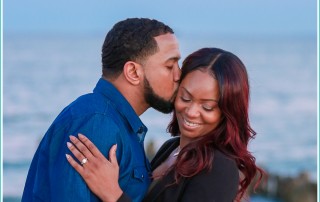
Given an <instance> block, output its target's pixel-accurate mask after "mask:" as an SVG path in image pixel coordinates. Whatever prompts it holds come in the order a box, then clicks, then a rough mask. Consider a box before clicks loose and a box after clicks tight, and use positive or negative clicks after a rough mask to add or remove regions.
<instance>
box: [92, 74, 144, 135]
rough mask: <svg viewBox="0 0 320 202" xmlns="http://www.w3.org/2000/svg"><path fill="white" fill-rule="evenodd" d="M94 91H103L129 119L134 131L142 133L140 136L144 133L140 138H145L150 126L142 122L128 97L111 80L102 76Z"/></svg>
mask: <svg viewBox="0 0 320 202" xmlns="http://www.w3.org/2000/svg"><path fill="white" fill-rule="evenodd" d="M93 92H94V93H101V94H102V95H104V96H105V97H107V98H108V99H109V100H111V101H112V104H113V105H114V106H115V107H116V109H117V110H118V111H119V112H120V114H121V115H122V116H123V117H124V118H125V119H127V121H128V123H129V125H130V126H131V129H132V130H133V132H135V133H138V134H140V136H141V134H143V135H142V136H141V137H140V138H142V140H143V139H144V136H145V134H146V132H147V131H148V128H147V127H146V126H145V125H144V124H143V123H142V121H141V119H140V118H139V116H138V115H137V114H136V112H135V111H134V110H133V108H132V106H131V105H130V103H129V102H128V101H127V100H126V98H125V97H124V96H123V95H122V94H121V93H120V92H119V91H118V90H117V89H116V88H115V87H114V86H113V85H112V84H111V83H110V82H109V81H107V80H105V79H103V78H100V79H99V81H98V83H97V85H96V87H95V88H94V90H93Z"/></svg>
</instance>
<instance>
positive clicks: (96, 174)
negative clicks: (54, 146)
mask: <svg viewBox="0 0 320 202" xmlns="http://www.w3.org/2000/svg"><path fill="white" fill-rule="evenodd" d="M78 138H79V139H78ZM78 138H76V137H75V136H70V140H71V142H72V143H73V144H72V143H70V142H68V143H67V146H68V148H69V149H70V151H71V152H72V153H73V155H74V156H75V157H76V158H77V159H78V160H79V161H80V162H81V165H80V164H78V162H76V161H75V160H74V159H73V158H72V157H71V156H70V155H68V154H66V157H67V160H68V161H69V163H70V164H71V166H72V167H73V168H74V169H75V170H76V171H77V172H78V173H79V174H80V175H81V176H82V178H83V179H84V181H85V182H86V183H87V185H88V186H89V188H90V190H91V191H92V192H93V193H95V194H96V195H97V196H98V197H99V198H100V199H101V200H103V201H105V202H114V201H117V200H118V199H119V198H120V196H121V195H122V190H121V188H120V186H119V183H118V178H119V165H118V161H117V157H116V149H117V145H113V146H112V147H111V149H110V151H109V159H110V161H108V159H106V158H105V157H104V156H103V154H102V153H101V152H100V151H99V150H98V148H97V147H96V146H95V145H94V144H93V143H92V142H91V141H90V140H89V139H88V138H87V137H85V136H84V135H82V134H78Z"/></svg>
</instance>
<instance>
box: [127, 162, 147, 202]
mask: <svg viewBox="0 0 320 202" xmlns="http://www.w3.org/2000/svg"><path fill="white" fill-rule="evenodd" d="M130 172H131V173H130V177H129V179H128V183H127V185H126V189H125V190H124V192H125V193H126V194H128V195H129V196H130V197H131V198H132V199H139V200H137V201H141V200H142V198H143V196H144V194H145V192H146V191H147V190H148V187H149V185H150V177H149V173H148V171H147V169H146V168H145V167H144V166H139V167H134V168H132V170H131V171H130ZM133 201H136V200H133Z"/></svg>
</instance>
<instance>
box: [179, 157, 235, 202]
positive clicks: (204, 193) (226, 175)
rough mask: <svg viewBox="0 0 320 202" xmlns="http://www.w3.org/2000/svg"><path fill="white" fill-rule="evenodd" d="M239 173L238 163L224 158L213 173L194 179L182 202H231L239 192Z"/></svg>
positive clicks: (202, 173) (206, 172)
mask: <svg viewBox="0 0 320 202" xmlns="http://www.w3.org/2000/svg"><path fill="white" fill-rule="evenodd" d="M238 185H239V172H238V168H237V166H236V163H235V162H234V161H232V160H230V159H226V158H222V159H218V160H217V161H215V162H214V165H213V167H212V170H211V171H202V172H201V173H200V174H198V175H196V176H194V177H192V178H191V179H190V180H189V182H188V184H187V185H186V188H185V190H184V192H183V194H182V200H181V201H182V202H193V201H202V202H209V201H210V202H212V201H216V202H231V201H233V200H234V199H235V197H236V195H237V192H238Z"/></svg>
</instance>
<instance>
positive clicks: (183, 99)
mask: <svg viewBox="0 0 320 202" xmlns="http://www.w3.org/2000/svg"><path fill="white" fill-rule="evenodd" d="M180 98H181V100H182V101H183V102H190V101H191V99H190V98H187V97H183V96H181V97H180Z"/></svg>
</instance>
